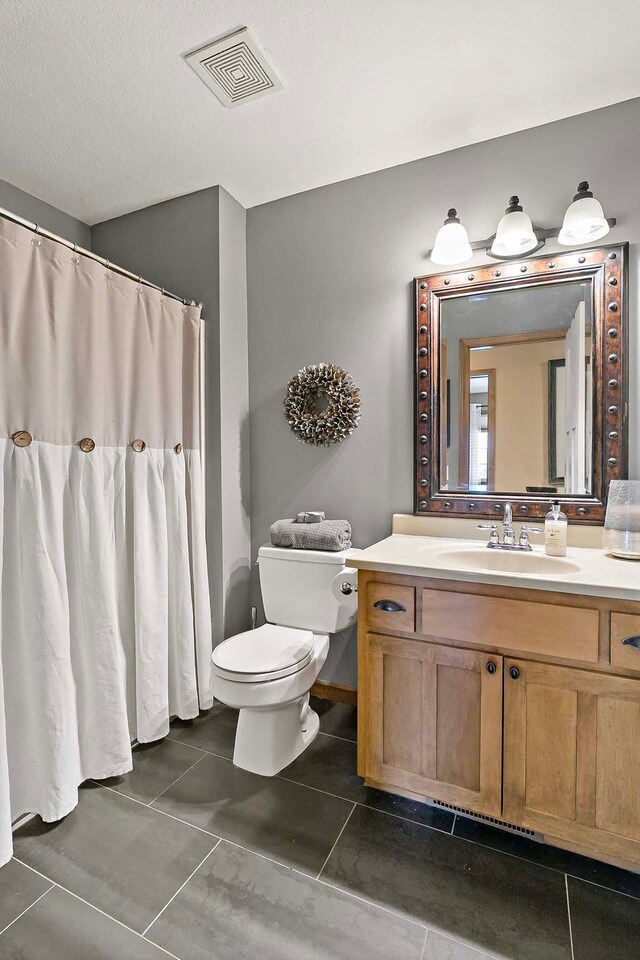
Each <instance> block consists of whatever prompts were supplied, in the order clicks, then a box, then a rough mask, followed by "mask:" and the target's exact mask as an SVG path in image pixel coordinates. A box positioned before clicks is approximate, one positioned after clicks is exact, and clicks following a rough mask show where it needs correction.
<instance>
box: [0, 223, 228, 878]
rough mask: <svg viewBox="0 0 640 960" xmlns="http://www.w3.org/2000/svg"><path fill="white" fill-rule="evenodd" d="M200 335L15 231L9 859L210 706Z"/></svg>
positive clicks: (1, 791) (146, 297) (7, 344)
mask: <svg viewBox="0 0 640 960" xmlns="http://www.w3.org/2000/svg"><path fill="white" fill-rule="evenodd" d="M200 324H201V321H200V312H199V310H198V309H197V308H196V307H183V306H182V304H181V303H179V302H178V301H176V300H172V299H170V298H168V297H163V296H162V294H161V293H160V292H158V291H155V290H153V289H151V288H148V287H144V286H139V285H137V284H136V283H135V282H132V281H129V280H128V279H126V278H125V277H122V276H120V275H118V274H116V273H113V272H111V271H108V270H105V268H104V267H103V266H101V265H100V264H99V263H97V262H95V261H93V260H90V259H89V258H87V257H81V256H78V255H74V254H73V251H71V250H69V249H67V248H66V247H65V246H64V245H62V244H59V243H56V242H55V241H50V240H47V239H45V238H41V237H38V238H37V240H35V242H34V235H33V233H31V232H30V231H29V230H27V229H25V228H23V227H21V226H18V225H16V224H13V223H11V222H10V221H7V220H3V219H0V469H1V483H0V610H1V618H0V864H2V863H4V862H5V861H6V860H8V858H9V857H10V855H11V821H12V820H15V819H16V818H17V817H19V816H21V815H22V814H24V813H29V812H33V813H39V814H40V815H41V816H42V817H43V819H44V820H47V821H52V820H57V819H59V818H60V817H63V816H65V815H66V814H67V813H69V811H70V810H72V809H73V807H74V806H75V805H76V803H77V801H78V793H77V787H78V785H79V784H80V783H81V782H82V781H83V780H85V779H87V778H97V779H100V778H103V777H109V776H115V775H118V774H122V773H124V772H126V771H127V770H130V769H131V765H132V763H131V746H130V743H131V740H132V739H133V738H137V739H138V740H139V741H141V742H150V741H153V740H157V739H158V738H160V737H163V736H165V735H166V734H167V732H168V729H169V718H170V717H171V716H173V715H177V716H179V717H182V718H190V717H195V716H197V714H198V711H199V709H200V708H206V707H209V706H210V705H211V703H212V698H211V693H210V656H211V619H210V610H209V589H208V582H207V572H206V569H207V568H206V553H205V540H204V503H203V483H202V463H201V450H200V444H199V437H200V423H199V411H200V402H199V396H200V388H201V385H200V383H199V370H200V364H199V351H200ZM16 434H19V435H20V434H29V435H30V436H31V438H32V439H31V442H30V443H29V444H27V445H26V446H20V445H18V444H19V443H20V442H22V441H21V440H20V439H19V440H18V441H17V442H14V440H13V439H11V438H12V437H13V436H14V435H16ZM134 441H135V443H134Z"/></svg>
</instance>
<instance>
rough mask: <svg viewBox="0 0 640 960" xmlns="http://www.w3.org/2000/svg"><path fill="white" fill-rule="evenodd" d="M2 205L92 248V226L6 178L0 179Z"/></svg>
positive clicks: (67, 238)
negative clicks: (32, 194) (16, 185)
mask: <svg viewBox="0 0 640 960" xmlns="http://www.w3.org/2000/svg"><path fill="white" fill-rule="evenodd" d="M0 207H4V209H5V210H8V211H9V212H10V213H17V214H18V216H19V217H23V218H24V219H25V220H32V221H33V222H34V223H38V224H39V225H40V226H41V227H44V228H45V229H46V230H50V231H51V233H57V234H58V236H59V237H64V239H65V240H72V241H73V242H74V243H77V244H78V245H79V246H81V247H84V248H85V250H88V249H90V246H91V228H90V227H89V226H88V225H87V224H86V223H82V221H81V220H76V219H75V217H70V216H69V214H68V213H63V212H62V210H58V209H56V207H52V206H51V204H49V203H45V202H44V200H38V198H37V197H32V196H31V194H30V193H25V192H24V190H19V189H18V188H17V187H14V186H13V185H12V184H11V183H7V182H6V180H0Z"/></svg>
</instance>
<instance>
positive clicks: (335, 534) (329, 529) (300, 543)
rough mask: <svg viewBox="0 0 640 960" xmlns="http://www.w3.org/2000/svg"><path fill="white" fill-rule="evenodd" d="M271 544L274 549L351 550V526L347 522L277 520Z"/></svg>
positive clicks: (272, 530)
mask: <svg viewBox="0 0 640 960" xmlns="http://www.w3.org/2000/svg"><path fill="white" fill-rule="evenodd" d="M271 543H272V544H273V545H274V547H292V548H293V549H294V550H331V551H336V550H349V548H350V547H351V524H350V523H347V521H346V520H321V521H320V523H297V522H296V521H295V520H293V519H291V520H276V522H275V523H274V524H272V526H271Z"/></svg>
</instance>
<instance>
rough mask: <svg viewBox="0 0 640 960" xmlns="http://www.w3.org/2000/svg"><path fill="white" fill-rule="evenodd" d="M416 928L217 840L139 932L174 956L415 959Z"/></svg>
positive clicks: (420, 932) (196, 959)
mask: <svg viewBox="0 0 640 960" xmlns="http://www.w3.org/2000/svg"><path fill="white" fill-rule="evenodd" d="M424 933H425V931H424V928H423V927H420V926H417V925H416V924H412V923H408V922H407V921H406V920H403V919H401V918H400V917H394V916H392V915H390V914H388V913H386V912H384V911H382V910H379V909H378V908H376V907H374V906H371V905H370V904H367V903H364V902H362V901H361V900H356V899H355V898H353V897H349V896H347V895H346V894H343V893H340V892H339V891H337V890H334V889H332V888H331V887H328V886H326V885H324V884H321V883H318V882H317V881H316V880H312V879H310V878H307V877H302V876H301V875H300V874H298V873H295V872H293V871H292V870H289V869H287V868H286V867H282V866H279V865H276V864H274V863H271V862H270V861H268V860H264V859H263V858H261V857H258V856H255V855H254V854H252V853H247V852H246V851H244V850H241V849H239V848H238V847H233V846H231V845H230V844H227V843H225V842H224V841H223V842H222V843H221V844H220V846H219V847H218V848H217V849H216V850H215V852H214V853H213V854H212V855H211V856H210V857H209V859H208V860H206V861H205V863H204V864H203V865H202V867H200V869H199V870H198V871H197V872H196V873H195V874H194V876H193V877H192V878H191V879H190V880H189V882H188V883H187V884H186V886H185V887H183V889H182V890H181V891H180V893H179V894H178V896H177V897H176V898H175V900H174V901H173V902H172V903H171V904H170V905H169V907H168V908H167V909H166V910H165V911H164V913H163V914H162V916H161V917H160V918H159V920H157V921H156V923H154V924H153V926H152V927H151V929H150V930H149V932H148V934H147V936H148V937H149V938H150V939H151V940H153V941H154V942H156V943H159V944H161V945H162V946H163V947H165V948H166V949H167V950H170V951H171V952H172V953H175V954H176V955H177V956H179V957H181V958H182V960H211V958H212V957H215V960H255V958H260V960H420V956H421V952H422V945H423V942H424Z"/></svg>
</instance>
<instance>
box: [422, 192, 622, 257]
mask: <svg viewBox="0 0 640 960" xmlns="http://www.w3.org/2000/svg"><path fill="white" fill-rule="evenodd" d="M615 223H616V221H615V218H613V217H611V218H609V219H607V218H606V217H605V215H604V211H603V209H602V204H601V203H600V202H599V201H598V200H596V198H595V197H594V196H593V193H592V192H591V191H590V190H589V184H588V183H587V181H586V180H583V181H582V182H581V183H579V184H578V191H577V193H576V195H575V196H574V198H573V201H572V203H571V204H570V205H569V207H568V208H567V212H566V213H565V215H564V221H563V224H562V227H552V228H551V229H545V228H542V227H536V226H534V224H533V223H532V222H531V217H530V216H529V215H528V214H527V213H525V211H524V210H523V208H522V205H521V203H520V199H519V198H518V197H517V196H513V197H511V198H510V200H509V205H508V207H507V209H506V210H505V212H504V216H503V217H502V219H501V220H500V223H499V224H498V228H497V230H496V232H495V234H494V235H493V237H489V238H488V239H487V240H479V241H476V242H474V243H470V242H469V237H468V236H467V231H466V230H465V228H464V226H463V225H462V224H461V223H460V219H459V217H458V214H457V211H456V210H455V209H454V208H453V207H452V208H451V209H450V210H449V212H448V214H447V219H446V220H445V221H444V223H443V225H442V226H441V227H440V229H439V230H438V233H437V235H436V240H435V243H434V245H433V250H431V251H430V253H429V256H430V258H431V260H432V261H433V263H437V264H438V265H439V266H446V267H451V266H455V265H457V264H461V263H466V262H467V261H468V260H470V259H471V257H472V256H473V251H474V250H479V249H482V248H486V252H487V254H488V255H489V256H490V257H493V258H494V259H496V260H517V259H518V258H519V257H522V256H524V255H525V254H527V253H533V252H535V251H536V250H539V249H540V248H541V247H543V246H544V243H545V240H546V239H548V238H549V237H557V238H558V243H560V244H562V245H563V246H566V247H573V246H580V245H582V244H585V243H590V242H592V241H593V240H601V239H602V237H604V236H606V235H607V233H608V232H609V229H610V228H611V227H613V226H615Z"/></svg>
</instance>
